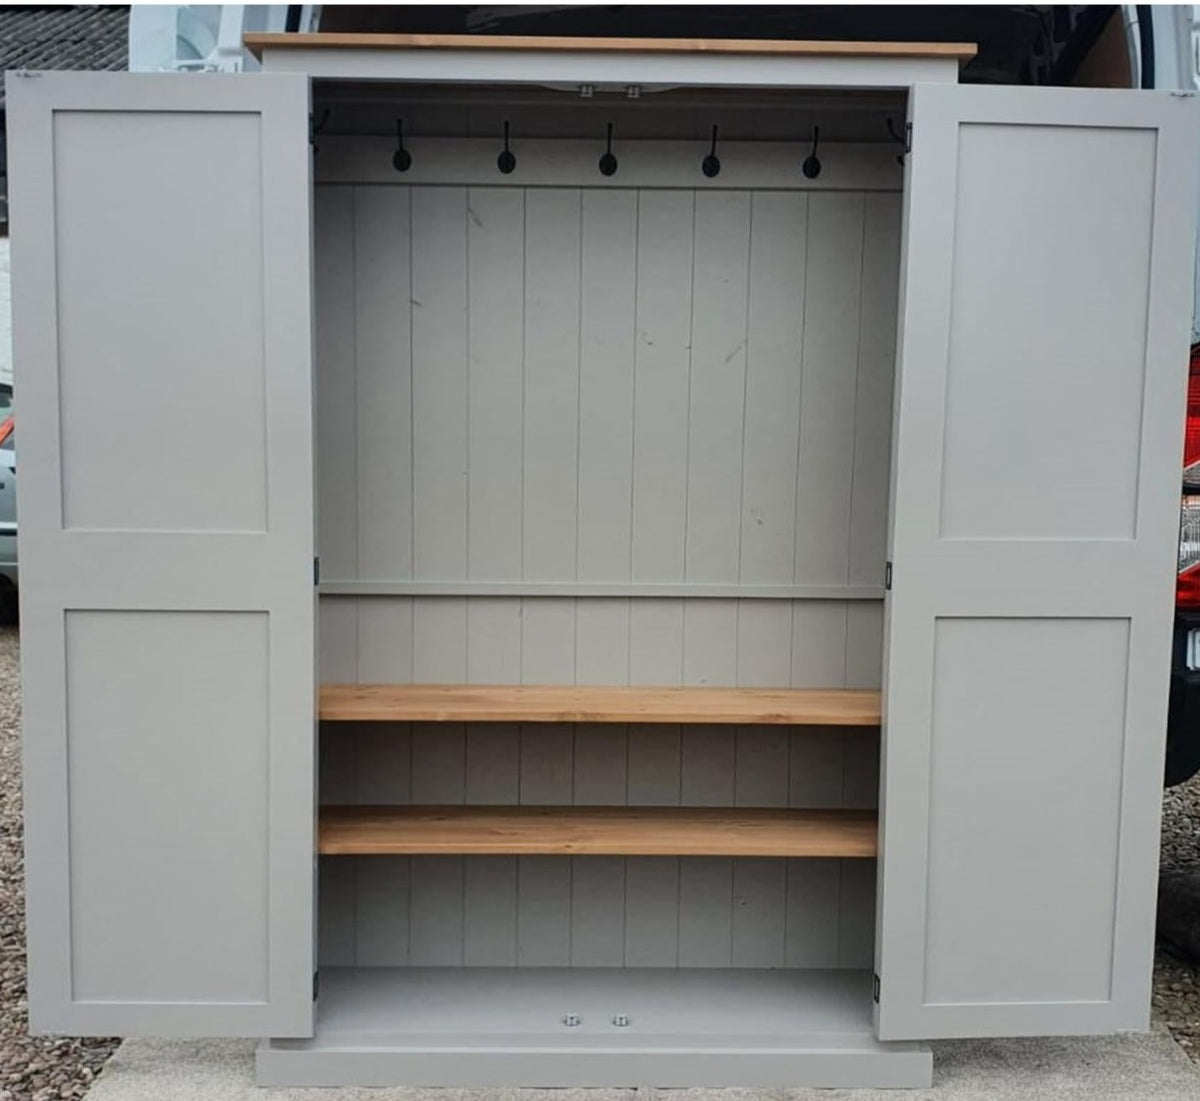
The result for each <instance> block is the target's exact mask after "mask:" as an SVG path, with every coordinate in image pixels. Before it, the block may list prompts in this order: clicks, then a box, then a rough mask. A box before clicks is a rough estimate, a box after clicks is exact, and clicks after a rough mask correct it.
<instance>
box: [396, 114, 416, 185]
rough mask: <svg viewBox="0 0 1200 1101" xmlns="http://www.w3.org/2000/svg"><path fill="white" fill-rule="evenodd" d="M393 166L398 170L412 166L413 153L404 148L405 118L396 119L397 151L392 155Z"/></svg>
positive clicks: (404, 170) (404, 169) (401, 170)
mask: <svg viewBox="0 0 1200 1101" xmlns="http://www.w3.org/2000/svg"><path fill="white" fill-rule="evenodd" d="M392 167H393V168H394V169H395V170H396V171H397V172H407V171H408V170H409V169H410V168H412V154H411V153H410V152H409V151H408V150H407V149H405V148H404V119H396V152H395V153H394V154H393V155H392Z"/></svg>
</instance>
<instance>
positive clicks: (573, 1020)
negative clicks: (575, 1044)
mask: <svg viewBox="0 0 1200 1101" xmlns="http://www.w3.org/2000/svg"><path fill="white" fill-rule="evenodd" d="M562 1023H563V1024H564V1025H566V1026H567V1028H575V1027H577V1026H578V1025H581V1024H583V1018H582V1017H581V1016H579V1014H578V1013H568V1014H566V1015H565V1016H564V1017H563V1019H562Z"/></svg>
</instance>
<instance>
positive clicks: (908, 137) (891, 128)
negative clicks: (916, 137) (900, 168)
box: [887, 118, 912, 165]
mask: <svg viewBox="0 0 1200 1101" xmlns="http://www.w3.org/2000/svg"><path fill="white" fill-rule="evenodd" d="M887 131H888V133H889V134H890V135H891V138H892V141H894V142H895V143H896V144H897V145H902V146H904V152H903V153H900V154H899V155H897V157H896V163H897V164H899V165H903V164H904V157H905V154H908V153H911V152H912V123H911V122H906V123H905V124H904V133H901V132H900V131H899V130H897V129H896V124H895V122H893V121H892V120H891V119H890V118H889V119H888V120H887Z"/></svg>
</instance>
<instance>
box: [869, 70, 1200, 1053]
mask: <svg viewBox="0 0 1200 1101" xmlns="http://www.w3.org/2000/svg"><path fill="white" fill-rule="evenodd" d="M910 109H911V117H912V123H913V142H914V147H915V150H916V152H915V153H914V155H913V156H912V158H910V161H909V164H908V178H907V181H906V183H907V193H906V204H907V205H906V211H905V250H906V251H905V258H904V260H903V263H902V279H903V281H904V288H905V290H904V296H903V302H902V306H901V329H900V347H899V356H898V368H897V395H898V398H897V420H896V424H897V431H896V434H895V436H894V446H895V452H894V459H893V470H892V476H893V493H892V517H891V522H892V530H891V553H890V555H889V557H890V558H891V559H892V560H893V562H894V564H895V569H894V587H893V590H892V592H891V593H890V594H889V596H888V600H887V619H888V625H887V628H886V639H887V648H888V654H887V657H886V659H885V680H884V695H885V702H884V714H885V727H884V729H885V732H884V737H883V744H884V761H883V788H882V792H881V806H882V837H881V846H882V847H881V859H880V862H879V864H880V880H879V882H880V907H879V920H878V931H877V948H876V952H877V962H876V968H877V970H878V972H879V974H880V977H881V980H882V982H881V999H880V1005H879V1008H878V1013H877V1027H878V1034H879V1035H880V1036H881V1037H883V1038H887V1039H897V1038H905V1037H917V1036H920V1037H924V1038H929V1037H938V1036H985V1035H986V1036H998V1035H1038V1034H1083V1033H1092V1032H1110V1031H1114V1030H1120V1029H1139V1028H1145V1027H1146V1025H1147V1022H1148V1017H1149V984H1150V975H1151V957H1152V949H1153V935H1154V897H1155V893H1154V880H1155V870H1156V864H1157V855H1158V816H1159V807H1160V802H1161V795H1162V792H1161V784H1162V771H1161V767H1162V750H1163V731H1164V729H1165V722H1166V705H1167V671H1168V667H1169V646H1170V638H1171V619H1172V612H1173V600H1172V596H1173V592H1172V587H1173V579H1174V567H1175V555H1176V540H1177V532H1178V508H1179V502H1178V477H1179V473H1178V471H1179V454H1180V443H1181V441H1180V433H1181V429H1182V424H1183V412H1184V411H1183V395H1184V374H1185V371H1186V364H1187V352H1188V324H1187V318H1188V317H1189V315H1190V303H1191V291H1190V283H1189V280H1190V273H1191V270H1192V257H1191V240H1192V234H1191V227H1192V224H1193V221H1194V218H1195V183H1196V165H1197V153H1198V150H1197V135H1198V134H1200V119H1198V118H1197V113H1196V105H1195V103H1194V101H1192V100H1189V99H1180V98H1176V97H1171V96H1167V95H1141V94H1136V93H1124V94H1123V93H1117V92H1088V91H1077V90H1066V89H1044V88H1039V89H1027V88H1003V89H1001V88H955V89H948V90H939V89H934V88H929V87H919V88H918V89H916V92H915V94H914V97H913V100H912V102H911V105H910ZM1035 163H1036V164H1039V165H1041V166H1042V167H1043V168H1044V171H1039V172H1038V173H1037V174H1036V183H1035V182H1034V176H1032V175H1030V174H1029V173H1028V172H1027V171H1026V169H1027V167H1028V165H1030V164H1035ZM1101 165H1103V166H1104V167H1103V168H1101ZM1019 166H1023V167H1019ZM1082 195H1086V196H1087V201H1086V203H1083V202H1081V201H1080V196H1082Z"/></svg>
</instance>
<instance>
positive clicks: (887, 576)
mask: <svg viewBox="0 0 1200 1101" xmlns="http://www.w3.org/2000/svg"><path fill="white" fill-rule="evenodd" d="M883 588H884V591H885V592H891V591H892V564H891V563H890V562H889V563H888V564H887V565H886V566H885V567H884V569H883Z"/></svg>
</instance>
